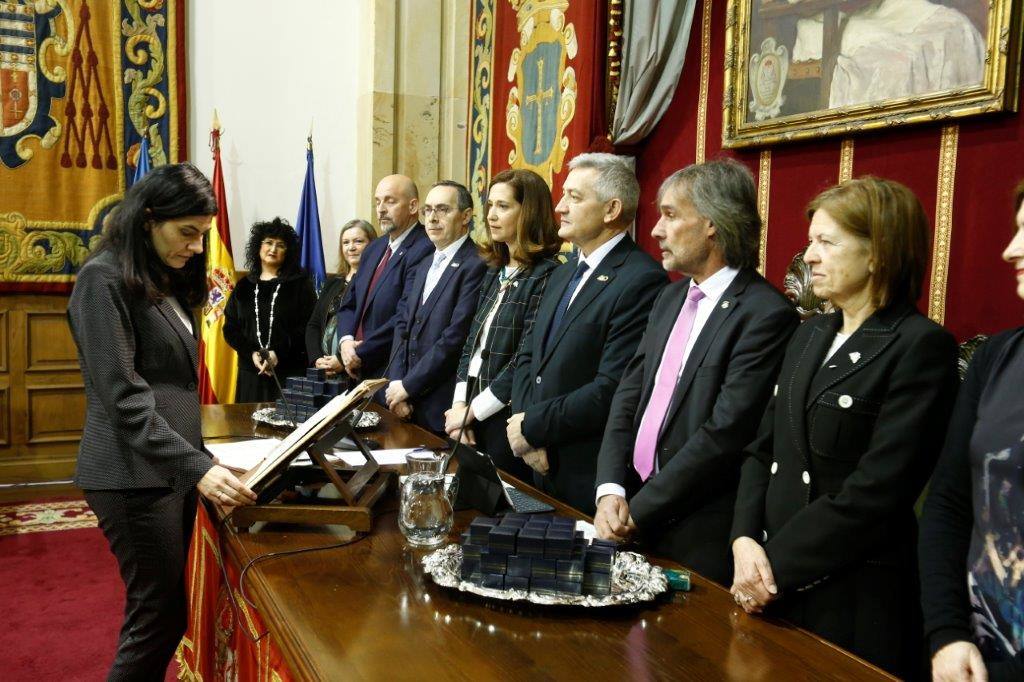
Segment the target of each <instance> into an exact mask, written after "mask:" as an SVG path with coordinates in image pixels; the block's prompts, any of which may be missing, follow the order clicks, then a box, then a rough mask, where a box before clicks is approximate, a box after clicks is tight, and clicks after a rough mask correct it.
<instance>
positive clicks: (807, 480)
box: [802, 471, 811, 485]
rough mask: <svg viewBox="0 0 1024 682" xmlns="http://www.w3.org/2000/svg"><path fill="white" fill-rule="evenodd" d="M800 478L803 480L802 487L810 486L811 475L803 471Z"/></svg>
mask: <svg viewBox="0 0 1024 682" xmlns="http://www.w3.org/2000/svg"><path fill="white" fill-rule="evenodd" d="M802 478H803V479H804V485H810V484H811V475H810V474H809V473H808V472H806V471H805V472H804V475H803V477H802Z"/></svg>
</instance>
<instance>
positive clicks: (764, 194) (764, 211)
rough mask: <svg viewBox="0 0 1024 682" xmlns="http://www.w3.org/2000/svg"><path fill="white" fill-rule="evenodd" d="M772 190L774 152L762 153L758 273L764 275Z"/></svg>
mask: <svg viewBox="0 0 1024 682" xmlns="http://www.w3.org/2000/svg"><path fill="white" fill-rule="evenodd" d="M771 188H772V150H770V149H764V150H762V151H761V164H760V166H759V168H758V173H757V212H758V213H759V214H761V246H760V251H759V255H758V259H757V262H758V266H757V271H758V272H760V273H761V274H762V275H763V274H764V273H765V269H766V268H767V267H768V195H769V193H770V192H771Z"/></svg>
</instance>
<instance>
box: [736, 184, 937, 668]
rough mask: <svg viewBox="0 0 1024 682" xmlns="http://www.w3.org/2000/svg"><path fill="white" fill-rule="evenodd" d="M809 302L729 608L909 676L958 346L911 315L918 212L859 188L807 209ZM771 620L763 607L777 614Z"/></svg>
mask: <svg viewBox="0 0 1024 682" xmlns="http://www.w3.org/2000/svg"><path fill="white" fill-rule="evenodd" d="M808 216H809V218H810V219H811V225H810V229H809V237H810V244H809V246H808V248H807V251H806V254H805V256H804V260H805V261H806V262H807V264H808V265H809V266H810V269H811V273H812V285H813V287H814V293H815V294H816V295H817V296H819V297H821V298H827V299H829V300H830V301H831V302H832V305H833V306H835V308H836V312H835V313H832V314H829V315H820V316H818V317H816V318H813V319H811V320H809V321H807V322H805V323H804V324H803V325H801V327H800V328H798V329H797V331H796V333H795V334H794V335H793V338H792V340H791V341H790V343H789V346H788V348H787V351H786V356H785V359H784V360H783V365H782V369H781V371H780V376H779V381H778V384H777V385H776V388H775V396H774V397H773V398H772V399H771V401H770V402H769V405H768V408H767V411H766V413H765V416H764V419H763V421H762V424H761V428H760V431H759V434H758V437H757V439H756V440H755V442H754V443H753V444H752V445H751V447H750V448H749V450H748V456H747V458H746V461H745V462H744V464H743V469H742V475H741V480H740V487H739V492H738V496H737V503H736V513H735V518H734V521H733V533H732V536H733V545H732V547H733V557H734V564H735V578H734V582H733V586H732V593H733V595H734V597H735V599H736V602H737V603H738V604H739V605H741V606H742V607H743V608H744V609H745V610H747V611H748V612H760V611H761V610H763V609H766V611H767V612H768V613H769V614H771V615H777V616H781V617H783V618H785V619H786V620H789V621H790V622H793V623H795V624H797V625H800V626H801V627H804V628H806V629H808V630H810V631H812V632H814V633H816V634H818V635H820V636H822V637H824V638H826V639H829V640H831V641H833V642H835V643H836V644H838V645H839V646H841V647H843V648H845V649H848V650H850V651H852V652H853V653H855V654H857V655H859V656H861V657H863V658H865V659H867V660H868V661H870V662H872V663H874V664H875V665H878V666H879V667H881V668H884V669H885V670H888V671H889V672H892V673H895V674H897V675H900V676H903V677H914V676H915V673H916V671H917V669H918V668H919V660H920V649H919V643H920V608H919V606H918V599H917V561H916V553H915V552H914V545H915V538H916V536H917V523H916V518H915V515H914V502H915V500H916V499H917V497H918V495H919V494H920V493H921V489H922V488H923V487H924V484H925V482H926V481H927V479H928V476H929V474H930V473H931V470H932V467H933V466H934V464H935V458H936V455H937V453H938V450H939V447H940V446H941V443H942V437H943V429H942V425H944V424H945V423H946V421H947V419H948V417H949V414H950V410H951V408H952V405H953V399H954V397H955V393H956V385H957V378H956V343H955V342H954V340H953V338H952V336H951V335H950V334H949V332H947V331H946V330H944V329H943V328H942V327H941V326H939V325H937V324H935V323H934V322H932V321H931V320H929V319H928V318H926V317H925V316H923V315H922V314H921V313H919V312H918V311H917V309H916V307H915V305H914V303H915V301H917V299H918V297H919V295H920V293H921V283H922V279H923V276H924V271H925V266H926V263H927V259H928V235H929V228H928V222H927V219H926V218H925V215H924V211H923V210H922V208H921V204H920V202H919V201H918V200H917V197H915V196H914V195H913V193H912V192H910V190H908V189H907V188H906V187H904V186H902V185H900V184H898V183H895V182H891V181H888V180H880V179H875V178H860V179H857V180H850V181H847V182H844V183H843V184H841V185H839V186H837V187H834V188H832V189H829V190H827V191H825V192H824V193H822V194H821V195H819V196H818V197H817V198H816V199H815V200H814V201H812V202H811V204H810V206H809V208H808ZM766 607H767V608H766Z"/></svg>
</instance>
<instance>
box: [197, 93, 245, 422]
mask: <svg viewBox="0 0 1024 682" xmlns="http://www.w3.org/2000/svg"><path fill="white" fill-rule="evenodd" d="M210 149H211V150H212V151H213V193H214V196H216V197H217V216H216V217H215V218H214V219H213V225H212V227H211V228H210V231H209V232H207V234H208V235H209V239H208V242H207V257H206V285H207V287H208V293H207V297H206V304H205V305H204V306H203V318H202V327H201V330H202V335H201V338H200V339H199V398H200V400H201V401H202V403H203V404H204V405H209V404H213V403H221V404H227V403H233V402H235V380H236V378H237V377H238V356H237V355H236V353H235V350H234V349H233V348H232V347H231V346H229V345H228V342H227V341H225V340H224V306H225V305H227V302H228V297H229V296H230V295H231V292H232V290H234V288H235V261H234V259H233V258H232V257H231V230H230V229H229V226H228V202H227V199H226V197H225V194H224V173H223V172H222V171H221V167H220V123H219V122H218V120H217V113H216V112H214V115H213V130H212V131H211V132H210Z"/></svg>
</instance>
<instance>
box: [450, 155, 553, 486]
mask: <svg viewBox="0 0 1024 682" xmlns="http://www.w3.org/2000/svg"><path fill="white" fill-rule="evenodd" d="M554 215H555V214H554V210H553V208H552V202H551V190H550V189H548V185H547V183H546V182H544V179H543V178H542V177H540V176H539V175H537V174H536V173H534V172H533V171H529V170H517V169H513V170H507V171H503V172H501V173H498V174H497V175H496V176H494V179H493V180H491V185H490V189H489V190H488V193H487V231H488V236H489V237H490V239H489V240H488V241H487V242H486V243H485V244H484V245H483V246H481V247H480V253H481V256H482V257H483V259H484V260H485V261H487V264H488V265H489V266H490V268H489V269H488V270H487V273H486V274H485V275H484V279H483V282H482V283H481V288H480V302H479V304H478V305H477V312H476V315H475V316H474V318H473V323H472V325H471V326H470V328H469V336H468V337H467V339H466V345H465V347H464V349H463V351H462V360H461V361H460V362H459V369H458V382H459V383H458V384H457V385H456V387H455V396H454V400H453V403H452V408H451V409H450V410H448V411H447V412H445V431H447V432H448V435H449V436H451V437H452V438H455V439H459V438H461V439H462V440H463V441H464V442H467V443H470V444H473V445H475V446H476V447H477V448H478V449H479V450H480V451H481V452H486V453H487V454H488V455H490V456H491V459H493V460H494V463H495V464H496V465H497V466H498V467H499V468H501V469H504V470H505V471H508V472H509V473H511V474H513V475H514V476H517V477H518V478H521V479H523V480H527V481H529V480H531V479H532V470H531V469H530V467H528V466H527V465H526V463H525V462H523V460H521V459H519V458H518V457H515V456H514V455H513V454H512V448H511V447H510V446H509V443H508V436H507V433H506V428H507V424H508V418H509V417H510V416H511V414H512V413H511V410H510V409H509V405H510V404H511V401H512V375H513V371H514V368H515V363H514V362H513V360H514V359H515V357H516V355H517V354H518V353H519V349H520V347H521V345H522V341H523V339H524V338H526V332H527V331H529V329H530V327H531V325H532V324H533V319H534V317H535V316H536V314H537V306H538V304H539V303H540V298H541V296H542V295H543V294H544V288H545V287H546V286H547V282H548V276H549V275H550V274H551V272H552V271H553V270H554V269H555V268H556V267H558V265H559V261H558V260H557V259H556V258H555V254H557V253H558V250H559V248H560V247H561V240H560V239H559V238H558V228H557V226H556V225H555V217H554ZM463 427H465V431H463V430H462V429H463Z"/></svg>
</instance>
